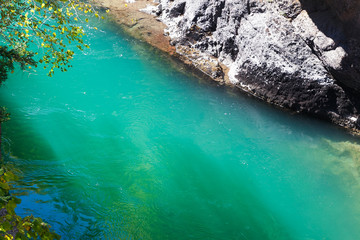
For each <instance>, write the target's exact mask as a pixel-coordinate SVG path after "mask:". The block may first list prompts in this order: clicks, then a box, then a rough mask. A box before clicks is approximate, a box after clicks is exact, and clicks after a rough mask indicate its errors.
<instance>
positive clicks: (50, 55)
mask: <svg viewBox="0 0 360 240" xmlns="http://www.w3.org/2000/svg"><path fill="white" fill-rule="evenodd" d="M81 13H85V14H89V13H90V14H93V15H94V16H95V17H99V14H98V12H97V11H95V10H94V9H93V7H92V6H91V5H90V4H87V3H85V2H82V1H80V0H47V1H45V0H0V17H1V21H0V38H1V39H0V45H3V46H2V47H1V48H0V84H1V82H2V81H4V80H5V79H6V73H7V72H8V71H9V70H13V69H14V63H15V62H17V63H20V65H21V67H22V68H23V69H24V68H25V67H28V68H32V67H37V64H38V63H45V65H44V66H43V67H44V68H47V67H49V76H52V75H53V73H54V69H55V68H59V69H60V70H61V71H66V70H67V68H69V67H71V65H70V60H71V59H72V58H73V55H74V51H73V50H71V49H68V47H67V45H68V44H71V43H75V44H76V46H77V48H79V49H80V50H83V49H84V48H88V47H89V46H88V45H87V44H85V43H84V41H83V36H84V34H85V33H84V30H83V28H82V27H81V26H79V25H77V22H78V21H81V20H82V21H85V22H88V19H87V18H85V17H83V16H84V14H81ZM34 51H35V52H34ZM38 52H39V53H40V55H41V57H38V59H35V56H36V55H37V54H38Z"/></svg>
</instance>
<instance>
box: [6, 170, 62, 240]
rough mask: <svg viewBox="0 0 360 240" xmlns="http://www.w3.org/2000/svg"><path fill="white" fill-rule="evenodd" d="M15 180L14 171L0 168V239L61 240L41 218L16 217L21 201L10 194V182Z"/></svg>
mask: <svg viewBox="0 0 360 240" xmlns="http://www.w3.org/2000/svg"><path fill="white" fill-rule="evenodd" d="M15 179H16V175H15V174H14V173H13V172H12V171H9V170H7V169H6V168H5V167H2V168H0V239H60V236H59V235H57V234H56V233H54V232H52V231H51V230H50V226H49V225H48V224H46V223H45V222H43V221H42V219H41V218H35V217H33V216H26V217H24V218H21V217H20V216H18V215H16V213H15V208H16V205H17V204H19V203H20V199H17V198H15V197H13V196H11V195H10V194H9V190H10V186H9V182H10V181H14V180H15Z"/></svg>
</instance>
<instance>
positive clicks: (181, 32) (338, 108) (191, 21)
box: [158, 0, 360, 129]
mask: <svg viewBox="0 0 360 240" xmlns="http://www.w3.org/2000/svg"><path fill="white" fill-rule="evenodd" d="M158 1H159V11H158V15H159V17H160V19H161V20H162V21H163V22H164V23H165V24H166V25H167V27H168V28H167V30H166V33H167V34H168V35H169V36H170V38H171V39H172V44H173V45H174V46H175V47H176V48H177V50H178V53H179V54H180V55H182V57H183V58H185V59H187V60H188V61H190V62H192V63H193V64H194V65H195V66H204V61H205V62H206V61H208V60H209V64H210V65H211V66H214V65H216V66H220V67H221V69H222V70H223V72H224V74H219V73H218V72H217V73H216V74H214V72H212V71H213V69H214V68H201V67H200V69H201V70H202V71H203V72H205V73H206V74H208V75H209V76H211V77H213V78H214V76H215V75H216V78H219V76H220V78H221V77H222V78H223V79H222V81H223V82H226V83H229V84H233V85H236V86H238V87H239V88H241V89H243V90H245V91H247V92H249V93H251V94H252V95H254V96H256V97H259V98H261V99H264V100H266V101H268V102H270V103H273V104H276V105H278V106H282V107H285V108H289V109H292V110H294V111H298V112H305V113H308V114H312V115H316V116H318V117H321V118H324V119H328V120H331V121H333V122H336V123H338V124H340V125H343V126H346V127H348V128H358V129H359V128H360V126H359V121H358V118H359V111H358V110H359V105H360V104H359V99H357V98H356V97H353V96H354V94H357V93H360V64H359V58H358V57H359V56H360V54H359V49H358V48H359V45H357V43H358V40H357V39H356V38H353V37H347V36H346V35H345V33H344V30H343V24H341V23H340V21H339V20H338V18H339V16H341V14H340V12H342V11H340V10H339V12H337V14H339V16H336V15H335V14H334V12H333V11H332V10H331V7H335V5H328V3H330V2H337V1H335V0H327V1H328V3H327V2H325V1H321V0H314V1H311V0H303V1H298V0H278V1H270V0H269V1H261V0H231V1H230V0H197V1H193V0H174V1H170V0H158ZM339 2H340V1H339ZM345 2H353V3H354V4H355V2H357V1H355V0H354V1H350V0H348V1H345ZM356 4H357V3H356ZM356 4H355V5H356ZM357 5H358V4H357ZM357 5H356V6H357ZM330 6H331V7H330ZM344 11H345V10H344ZM351 13H352V12H351ZM357 13H358V12H357ZM355 15H356V14H355ZM352 19H356V17H355V18H353V17H352ZM344 21H348V20H344ZM349 21H350V20H349ZM351 21H353V20H351ZM195 53H196V54H195ZM194 56H197V57H196V58H195V57H194ZM214 59H215V61H218V63H217V64H214ZM210 60H211V61H210ZM200 62H201V64H199V63H200ZM217 71H218V69H217ZM217 80H219V79H217Z"/></svg>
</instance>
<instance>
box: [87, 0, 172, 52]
mask: <svg viewBox="0 0 360 240" xmlns="http://www.w3.org/2000/svg"><path fill="white" fill-rule="evenodd" d="M94 2H95V5H96V6H99V7H101V8H105V9H108V10H109V14H110V16H111V17H112V18H113V19H114V20H115V21H116V22H117V23H118V24H119V26H120V27H121V28H122V29H123V30H124V31H125V32H126V33H128V34H129V35H130V36H132V37H134V38H137V39H140V40H142V41H145V42H147V43H149V44H150V45H152V46H154V47H156V48H158V49H160V50H162V51H164V52H167V53H169V54H170V55H174V54H175V53H176V50H175V47H174V46H171V45H170V38H169V37H168V36H165V35H164V29H165V28H166V25H165V24H163V23H162V22H160V21H159V20H157V19H156V16H153V15H150V14H147V13H145V12H142V11H140V10H141V9H145V8H146V7H149V6H154V5H156V4H155V3H153V1H152V0H151V1H150V0H137V1H135V2H133V1H126V0H94Z"/></svg>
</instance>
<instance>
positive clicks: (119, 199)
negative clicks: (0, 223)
mask: <svg viewBox="0 0 360 240" xmlns="http://www.w3.org/2000/svg"><path fill="white" fill-rule="evenodd" d="M87 31H88V33H89V34H90V37H89V41H90V43H91V47H92V48H91V50H89V51H86V52H85V53H78V54H77V55H76V59H75V60H74V64H73V65H74V67H73V69H71V70H70V71H69V72H67V73H60V72H57V73H56V74H55V77H53V78H48V77H46V73H45V72H44V71H41V70H38V71H37V72H34V71H29V72H21V71H18V72H16V73H15V74H13V75H12V76H11V78H10V79H9V80H8V81H7V82H6V85H5V86H4V87H3V88H2V89H1V97H0V98H1V103H2V104H3V105H6V106H7V107H8V109H9V111H10V112H11V113H12V120H11V121H10V122H8V123H7V124H6V125H5V137H6V138H7V139H8V140H9V142H10V146H11V156H12V158H11V161H12V162H13V163H14V164H15V166H16V167H17V168H19V169H20V170H21V171H22V175H23V178H22V179H21V180H20V181H19V183H18V184H17V187H16V190H15V191H14V194H18V195H20V198H21V199H22V203H21V204H20V206H19V208H18V210H17V211H18V213H19V214H20V215H28V214H33V215H35V216H39V217H41V218H43V219H44V220H46V221H47V222H49V223H50V224H51V225H52V227H53V229H54V230H55V231H57V232H58V233H59V234H61V235H62V237H63V239H255V240H257V239H260V240H265V239H334V240H338V239H341V240H347V239H350V240H353V239H360V204H359V201H360V184H359V183H360V178H359V169H360V167H359V166H360V165H359V162H360V152H359V151H360V147H359V145H357V144H356V142H357V143H358V142H359V141H358V140H357V139H354V138H351V137H350V136H349V135H347V134H346V133H345V132H344V131H342V130H340V129H338V128H336V127H334V126H331V125H329V124H327V123H324V122H320V121H317V120H314V119H308V118H306V117H301V116H297V115H291V114H290V113H288V112H283V111H281V110H279V109H274V108H272V107H271V106H268V105H266V104H263V103H260V102H258V101H256V100H254V99H252V98H249V97H247V96H244V95H242V94H241V93H239V92H237V91H235V90H231V89H229V88H225V87H220V86H216V84H214V83H211V82H208V81H206V80H199V79H198V78H195V77H193V76H192V75H191V74H185V73H184V72H186V71H187V70H186V69H184V67H183V66H182V65H179V64H174V63H171V59H169V58H167V57H166V56H163V55H161V54H160V53H158V52H156V51H155V50H153V49H149V48H148V47H147V46H145V45H144V44H141V43H139V42H136V41H134V40H131V39H127V38H126V36H124V35H122V34H120V33H116V32H117V31H116V29H114V28H113V27H111V25H110V24H107V25H106V24H105V25H104V26H102V30H101V31H93V30H91V29H87ZM180 68H181V69H182V70H181V71H179V69H180Z"/></svg>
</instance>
